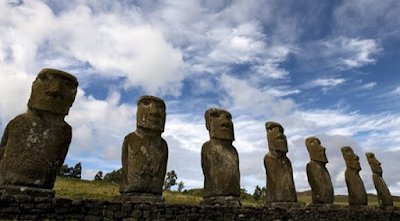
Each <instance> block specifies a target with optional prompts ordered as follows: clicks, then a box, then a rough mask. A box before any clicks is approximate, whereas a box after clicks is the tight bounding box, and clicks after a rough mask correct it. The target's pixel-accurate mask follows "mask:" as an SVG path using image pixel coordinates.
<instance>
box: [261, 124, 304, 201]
mask: <svg viewBox="0 0 400 221" xmlns="http://www.w3.org/2000/svg"><path fill="white" fill-rule="evenodd" d="M265 127H266V130H267V138H268V147H269V152H268V153H267V154H266V155H265V157H264V166H265V172H266V174H267V192H266V196H265V203H266V204H270V203H295V202H297V196H296V188H295V186H294V181H293V169H292V164H291V162H290V160H289V159H288V158H287V157H286V153H287V152H288V147H287V141H286V136H285V135H284V133H283V127H282V126H281V125H280V124H278V123H275V122H266V123H265Z"/></svg>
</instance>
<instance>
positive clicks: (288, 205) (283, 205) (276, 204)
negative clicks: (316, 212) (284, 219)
mask: <svg viewBox="0 0 400 221" xmlns="http://www.w3.org/2000/svg"><path fill="white" fill-rule="evenodd" d="M264 206H267V207H277V208H282V209H290V208H293V207H300V204H298V203H294V202H274V203H265V204H264Z"/></svg>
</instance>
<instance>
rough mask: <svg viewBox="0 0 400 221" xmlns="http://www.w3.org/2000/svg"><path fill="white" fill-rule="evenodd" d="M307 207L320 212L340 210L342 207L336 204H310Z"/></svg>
mask: <svg viewBox="0 0 400 221" xmlns="http://www.w3.org/2000/svg"><path fill="white" fill-rule="evenodd" d="M307 207H310V208H316V209H318V210H332V209H340V206H339V205H336V204H310V205H308V206H307Z"/></svg>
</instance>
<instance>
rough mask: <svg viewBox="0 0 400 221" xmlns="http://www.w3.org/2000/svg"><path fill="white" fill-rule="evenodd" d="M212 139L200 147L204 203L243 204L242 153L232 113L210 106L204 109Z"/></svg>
mask: <svg viewBox="0 0 400 221" xmlns="http://www.w3.org/2000/svg"><path fill="white" fill-rule="evenodd" d="M205 120H206V127H207V130H209V133H210V141H207V142H206V143H204V144H203V147H202V149H201V167H202V168H203V174H204V192H203V194H204V196H203V198H204V200H203V202H202V204H203V205H227V206H240V205H241V203H240V200H239V197H240V172H239V157H238V153H237V151H236V149H235V147H234V146H233V145H232V142H233V141H234V140H235V137H234V133H233V123H232V116H231V114H230V113H229V112H228V111H226V110H223V109H219V108H211V109H208V110H207V111H206V113H205Z"/></svg>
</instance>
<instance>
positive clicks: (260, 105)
mask: <svg viewBox="0 0 400 221" xmlns="http://www.w3.org/2000/svg"><path fill="white" fill-rule="evenodd" d="M220 82H221V86H222V87H223V88H224V89H225V91H226V92H227V93H228V96H229V97H228V98H227V99H226V100H224V101H222V103H223V104H224V106H227V107H232V108H234V109H236V108H238V110H240V111H241V113H246V112H249V113H251V114H252V115H253V116H269V117H271V116H280V115H286V114H288V113H290V112H291V111H292V110H293V108H294V106H295V103H294V101H293V100H291V99H278V98H275V97H274V96H271V94H269V93H268V91H263V90H259V89H257V88H254V87H252V86H250V85H249V84H248V83H247V82H246V81H242V80H239V79H237V78H235V77H231V76H229V75H222V76H221V79H220Z"/></svg>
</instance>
